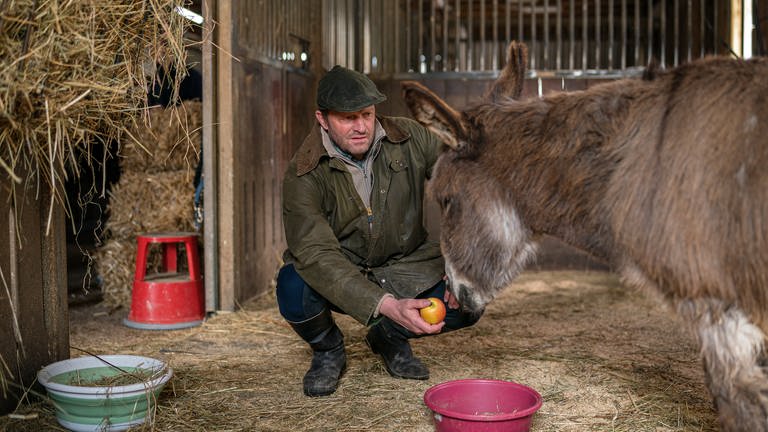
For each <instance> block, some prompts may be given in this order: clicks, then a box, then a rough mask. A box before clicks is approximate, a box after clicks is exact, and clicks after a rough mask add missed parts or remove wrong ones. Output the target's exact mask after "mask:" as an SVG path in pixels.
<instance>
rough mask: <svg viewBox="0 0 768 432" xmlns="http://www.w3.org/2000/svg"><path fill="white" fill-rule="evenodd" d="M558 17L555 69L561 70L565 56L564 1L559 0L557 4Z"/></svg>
mask: <svg viewBox="0 0 768 432" xmlns="http://www.w3.org/2000/svg"><path fill="white" fill-rule="evenodd" d="M556 5H557V6H556V8H557V15H556V23H557V24H556V30H555V31H556V33H555V36H556V38H557V47H556V49H557V52H556V54H555V69H557V70H561V69H562V68H563V62H562V56H563V1H562V0H557V3H556Z"/></svg>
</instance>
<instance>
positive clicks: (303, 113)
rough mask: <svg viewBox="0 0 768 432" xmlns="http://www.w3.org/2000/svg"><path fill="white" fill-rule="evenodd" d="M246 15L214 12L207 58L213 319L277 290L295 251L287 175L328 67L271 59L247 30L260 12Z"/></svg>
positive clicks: (232, 9) (233, 7)
mask: <svg viewBox="0 0 768 432" xmlns="http://www.w3.org/2000/svg"><path fill="white" fill-rule="evenodd" d="M243 1H245V0H243ZM206 5H208V3H206ZM307 5H308V4H307ZM244 6H246V4H245V3H243V2H241V1H232V2H230V1H212V2H210V5H208V12H209V13H212V14H214V15H215V21H216V26H215V29H214V36H213V40H214V41H215V43H216V47H215V48H212V47H211V46H210V45H208V47H207V48H204V53H203V56H204V65H203V67H204V71H205V70H208V71H209V73H208V74H207V77H206V78H205V80H206V84H204V97H203V100H206V101H212V102H211V103H209V104H208V105H207V107H205V108H204V110H205V112H204V126H203V128H204V130H203V137H204V138H203V141H204V157H206V159H205V160H204V166H205V168H204V169H205V173H206V174H205V175H206V183H205V184H206V202H205V206H206V209H205V211H206V216H205V217H206V227H205V229H206V232H205V233H204V238H205V242H206V247H205V249H206V255H205V261H206V263H205V266H206V275H211V276H206V304H207V309H208V310H234V309H235V308H236V306H237V304H239V303H241V302H243V301H244V300H247V299H249V298H252V297H254V296H257V295H259V294H262V293H265V292H267V291H268V290H271V289H273V284H274V277H275V276H276V273H277V270H278V269H279V266H280V264H281V258H282V252H283V250H284V248H285V240H284V235H283V227H282V217H281V200H280V193H281V189H282V188H281V182H282V178H283V172H284V171H285V168H286V166H287V164H288V161H289V160H290V158H291V156H292V155H293V152H294V150H295V149H296V148H297V147H298V146H299V144H300V143H301V140H302V139H303V138H304V136H306V135H307V133H309V130H310V128H311V127H312V125H313V124H314V114H313V113H314V110H315V98H314V95H315V88H316V82H317V80H318V79H319V78H318V76H317V75H318V73H317V67H318V65H313V67H311V68H307V69H302V68H296V67H293V66H291V65H286V64H282V63H280V62H277V61H275V60H274V59H270V58H265V56H264V54H263V53H261V52H260V51H259V50H256V49H254V44H255V43H256V42H255V41H251V40H250V39H249V38H248V37H245V34H246V29H241V28H239V26H240V25H246V23H249V22H250V23H257V22H259V17H256V16H253V17H244V16H242V14H244V13H245V14H248V13H254V14H255V13H257V12H258V10H259V8H252V7H244ZM319 29H320V22H319V20H318V22H317V32H316V33H317V37H316V38H313V40H312V45H311V49H312V51H311V55H310V58H317V59H319V58H320V56H319V53H318V52H317V50H319V48H320V44H319V42H317V43H316V41H319V39H320V36H319V32H320V30H319ZM275 32H277V29H275ZM204 75H205V73H204ZM206 155H207V156H206ZM209 179H210V181H209ZM211 220H214V223H210V224H209V223H208V222H209V221H211Z"/></svg>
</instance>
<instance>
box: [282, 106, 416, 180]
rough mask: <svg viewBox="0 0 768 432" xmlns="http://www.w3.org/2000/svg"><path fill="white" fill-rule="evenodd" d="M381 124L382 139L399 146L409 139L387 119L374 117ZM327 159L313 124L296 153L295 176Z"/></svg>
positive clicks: (401, 129)
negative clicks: (382, 130)
mask: <svg viewBox="0 0 768 432" xmlns="http://www.w3.org/2000/svg"><path fill="white" fill-rule="evenodd" d="M376 118H377V119H378V120H379V122H380V123H381V127H382V128H383V129H384V133H385V134H386V136H385V137H384V138H383V139H386V140H387V141H389V142H391V143H395V144H400V143H402V142H403V141H405V140H407V139H408V138H410V137H411V135H410V134H409V133H408V131H406V130H404V129H403V128H401V127H400V126H398V125H397V123H395V122H393V121H392V120H391V119H390V118H389V117H376ZM324 156H325V157H328V152H327V151H326V150H325V147H323V138H322V136H321V135H320V125H319V124H317V123H316V124H315V127H314V128H312V132H310V134H309V135H308V136H307V137H306V138H305V139H304V142H303V143H302V144H301V147H299V150H298V151H297V152H296V175H297V176H302V175H304V174H306V173H308V172H310V171H312V170H313V169H315V167H317V164H318V163H319V162H320V159H322V158H323V157H324Z"/></svg>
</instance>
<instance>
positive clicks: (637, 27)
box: [633, 1, 640, 66]
mask: <svg viewBox="0 0 768 432" xmlns="http://www.w3.org/2000/svg"><path fill="white" fill-rule="evenodd" d="M634 21H635V24H634V30H633V33H634V35H635V62H634V65H633V66H640V2H639V1H635V20H634Z"/></svg>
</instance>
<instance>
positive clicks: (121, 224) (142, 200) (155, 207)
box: [106, 170, 195, 240]
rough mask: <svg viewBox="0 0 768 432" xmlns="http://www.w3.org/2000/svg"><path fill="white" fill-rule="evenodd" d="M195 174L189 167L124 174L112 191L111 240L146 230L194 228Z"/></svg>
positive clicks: (109, 225) (109, 227) (124, 237)
mask: <svg viewBox="0 0 768 432" xmlns="http://www.w3.org/2000/svg"><path fill="white" fill-rule="evenodd" d="M194 193H195V190H194V187H193V185H192V173H191V172H190V171H188V170H177V171H166V172H157V173H143V172H127V173H123V174H122V175H121V177H120V180H119V181H118V183H117V184H116V185H115V186H113V188H112V191H111V192H110V194H109V199H110V201H109V205H108V207H107V209H108V212H109V219H108V220H107V223H106V231H107V237H108V238H110V239H120V240H122V239H131V240H132V239H134V238H135V236H136V235H137V234H140V233H146V232H163V231H165V232H168V231H194V220H193V212H192V201H193V198H194Z"/></svg>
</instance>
